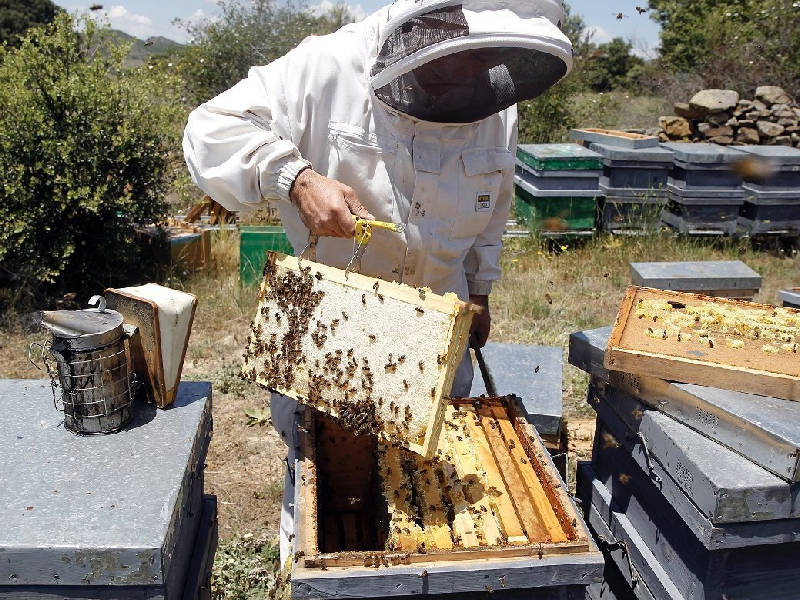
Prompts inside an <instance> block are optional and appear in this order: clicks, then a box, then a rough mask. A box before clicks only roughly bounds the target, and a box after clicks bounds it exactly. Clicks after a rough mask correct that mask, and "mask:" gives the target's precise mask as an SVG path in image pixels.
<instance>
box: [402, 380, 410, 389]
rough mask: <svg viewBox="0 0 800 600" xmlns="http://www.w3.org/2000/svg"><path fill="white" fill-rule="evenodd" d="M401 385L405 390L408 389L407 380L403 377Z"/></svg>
mask: <svg viewBox="0 0 800 600" xmlns="http://www.w3.org/2000/svg"><path fill="white" fill-rule="evenodd" d="M403 387H404V388H405V390H406V391H408V388H409V386H408V382H407V381H406V380H405V379H403Z"/></svg>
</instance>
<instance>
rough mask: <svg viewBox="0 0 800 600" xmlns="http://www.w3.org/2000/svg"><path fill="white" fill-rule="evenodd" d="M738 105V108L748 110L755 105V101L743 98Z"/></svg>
mask: <svg viewBox="0 0 800 600" xmlns="http://www.w3.org/2000/svg"><path fill="white" fill-rule="evenodd" d="M736 106H737V107H738V108H743V109H744V110H747V109H748V108H751V107H752V106H753V102H752V101H751V100H747V99H745V98H742V99H740V100H739V101H738V102H737V103H736Z"/></svg>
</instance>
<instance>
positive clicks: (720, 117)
mask: <svg viewBox="0 0 800 600" xmlns="http://www.w3.org/2000/svg"><path fill="white" fill-rule="evenodd" d="M730 118H731V113H729V112H727V111H723V112H720V113H715V114H713V115H708V122H709V123H711V124H712V125H722V124H723V123H727V122H728V121H729V120H730Z"/></svg>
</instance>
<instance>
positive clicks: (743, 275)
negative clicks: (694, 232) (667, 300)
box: [630, 260, 761, 291]
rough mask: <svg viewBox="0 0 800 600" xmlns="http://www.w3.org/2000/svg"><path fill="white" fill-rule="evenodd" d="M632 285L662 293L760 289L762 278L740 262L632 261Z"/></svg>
mask: <svg viewBox="0 0 800 600" xmlns="http://www.w3.org/2000/svg"><path fill="white" fill-rule="evenodd" d="M630 272H631V282H632V283H634V284H635V285H641V286H645V287H653V288H658V289H662V290H676V291H683V290H691V291H695V290H727V289H737V288H740V289H758V288H760V287H761V275H759V274H758V273H757V272H755V271H754V270H753V269H751V268H750V267H748V266H747V265H746V264H744V263H743V262H742V261H740V260H697V261H692V260H687V261H676V262H632V263H630Z"/></svg>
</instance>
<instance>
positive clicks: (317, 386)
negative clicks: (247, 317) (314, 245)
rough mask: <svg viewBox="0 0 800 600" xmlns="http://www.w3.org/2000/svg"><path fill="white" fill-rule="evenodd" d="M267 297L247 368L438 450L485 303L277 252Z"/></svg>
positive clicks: (369, 425) (320, 405) (342, 415)
mask: <svg viewBox="0 0 800 600" xmlns="http://www.w3.org/2000/svg"><path fill="white" fill-rule="evenodd" d="M258 299H259V305H258V310H257V313H256V316H255V318H254V320H253V324H252V326H251V333H250V336H249V338H248V340H247V348H246V351H245V354H244V359H245V360H244V366H243V369H242V372H243V374H244V376H245V377H247V378H249V379H251V380H253V381H255V382H256V383H258V384H259V385H261V386H263V387H265V388H267V389H269V390H272V391H277V392H280V393H282V394H285V395H287V396H290V397H292V398H294V399H295V400H297V401H299V402H301V403H302V404H307V405H309V406H312V407H314V408H315V409H316V410H319V411H321V412H325V413H327V414H330V415H332V416H333V417H335V418H336V419H337V420H338V421H339V422H340V423H342V424H343V425H344V426H345V427H346V428H347V429H349V430H352V431H354V432H355V433H359V434H364V433H369V434H373V435H377V436H380V437H382V438H383V439H385V440H390V441H396V442H399V443H401V444H402V445H403V446H405V447H407V448H410V449H412V450H414V451H415V452H418V453H419V454H424V455H427V456H432V455H433V453H434V451H435V450H436V444H437V441H438V439H439V433H440V431H441V428H442V423H443V421H444V412H445V407H446V405H447V400H446V398H447V396H449V394H450V389H451V387H452V385H453V378H454V376H455V371H456V368H457V367H458V365H459V364H460V363H461V360H462V357H463V356H464V350H465V348H466V345H467V338H468V336H469V328H470V325H471V323H472V314H473V312H474V311H476V310H480V308H479V307H476V306H474V305H472V304H469V303H466V302H462V301H460V300H459V299H458V298H457V297H456V295H455V294H445V295H444V296H439V295H437V294H434V293H432V292H431V291H430V290H428V289H416V288H413V287H411V286H407V285H403V284H400V283H394V282H387V281H383V280H379V279H375V278H373V277H367V276H365V275H361V274H359V273H346V272H345V271H342V270H341V269H336V268H333V267H329V266H326V265H323V264H319V263H315V262H312V261H308V260H301V259H298V258H295V257H293V256H286V255H282V254H276V253H274V252H270V253H269V256H268V259H267V263H266V266H265V267H264V278H263V281H262V282H261V286H260V288H259V296H258Z"/></svg>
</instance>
